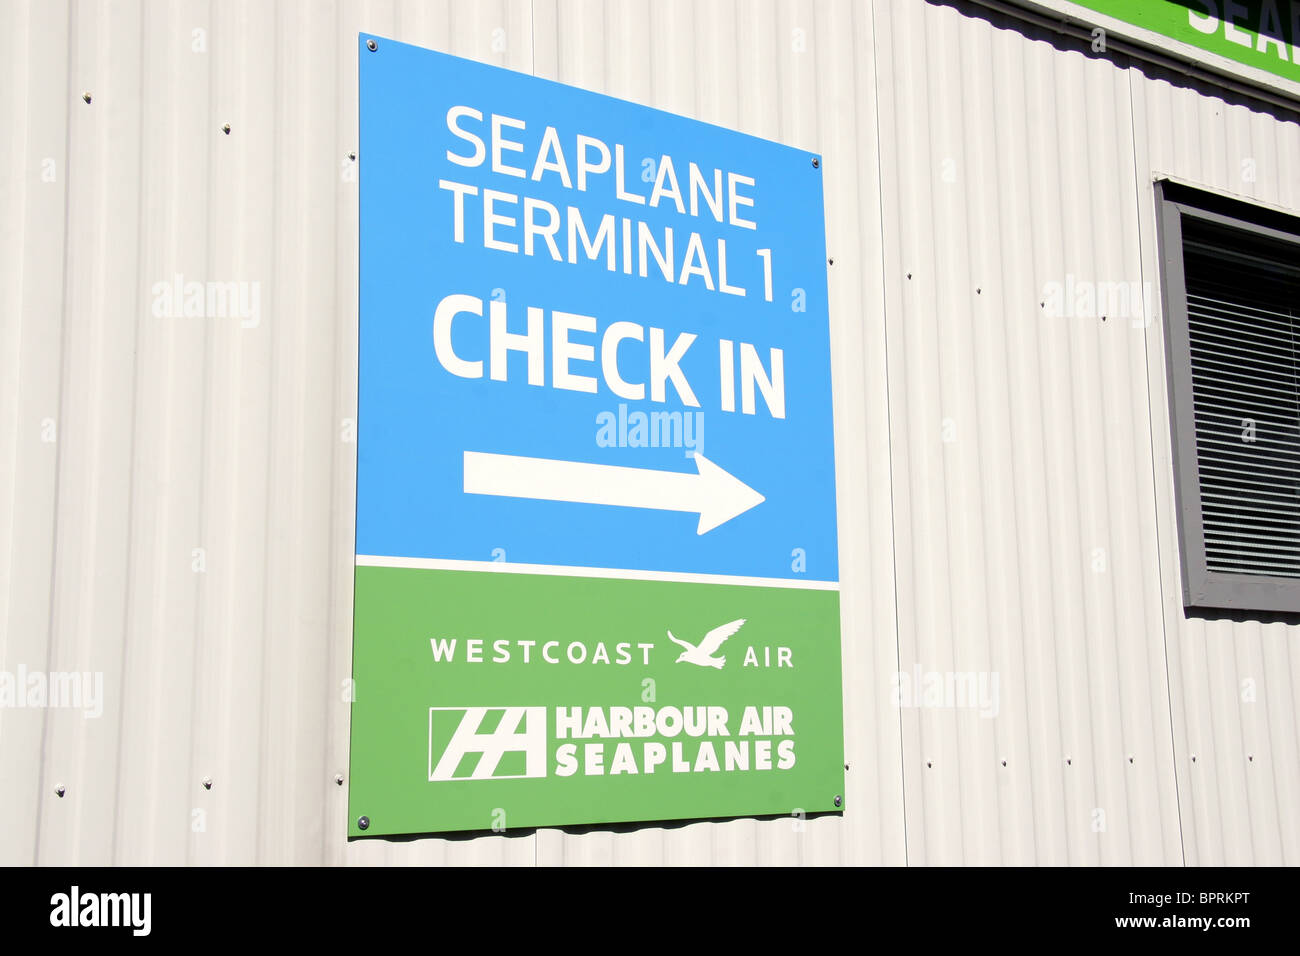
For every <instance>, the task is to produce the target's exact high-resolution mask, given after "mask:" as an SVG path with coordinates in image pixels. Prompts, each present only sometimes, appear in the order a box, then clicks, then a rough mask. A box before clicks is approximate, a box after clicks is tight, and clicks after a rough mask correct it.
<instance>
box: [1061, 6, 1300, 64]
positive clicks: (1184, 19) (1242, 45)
mask: <svg viewBox="0 0 1300 956" xmlns="http://www.w3.org/2000/svg"><path fill="white" fill-rule="evenodd" d="M1075 2H1076V3H1078V4H1080V5H1081V6H1085V7H1090V8H1091V9H1093V10H1096V11H1097V12H1099V13H1104V14H1107V15H1108V16H1112V17H1114V18H1115V19H1117V20H1124V21H1126V22H1128V23H1132V24H1133V25H1134V26H1138V27H1142V28H1143V29H1145V30H1151V31H1152V32H1154V33H1159V34H1161V35H1162V36H1167V37H1169V38H1170V39H1173V40H1178V41H1180V42H1182V43H1186V44H1189V45H1191V46H1194V47H1198V48H1200V49H1202V50H1208V51H1209V52H1211V53H1217V54H1219V55H1220V56H1225V57H1227V58H1228V59H1230V60H1236V61H1237V62H1239V63H1244V64H1246V65H1247V66H1253V67H1256V68H1257V69H1260V70H1266V71H1267V72H1269V73H1274V74H1276V75H1278V76H1281V77H1285V78H1286V79H1288V80H1296V81H1300V0H1140V2H1138V0H1075Z"/></svg>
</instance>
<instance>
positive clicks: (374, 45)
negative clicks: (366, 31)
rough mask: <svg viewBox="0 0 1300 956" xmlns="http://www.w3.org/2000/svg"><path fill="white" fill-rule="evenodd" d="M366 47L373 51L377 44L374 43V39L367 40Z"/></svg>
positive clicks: (376, 48)
mask: <svg viewBox="0 0 1300 956" xmlns="http://www.w3.org/2000/svg"><path fill="white" fill-rule="evenodd" d="M366 49H367V50H369V51H370V52H371V53H374V52H375V51H376V50H378V49H379V44H378V43H376V42H375V41H374V40H367V41H366Z"/></svg>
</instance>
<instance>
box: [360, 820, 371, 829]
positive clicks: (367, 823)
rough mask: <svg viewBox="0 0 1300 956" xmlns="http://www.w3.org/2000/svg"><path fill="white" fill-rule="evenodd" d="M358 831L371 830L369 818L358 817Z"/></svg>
mask: <svg viewBox="0 0 1300 956" xmlns="http://www.w3.org/2000/svg"><path fill="white" fill-rule="evenodd" d="M357 829H358V830H369V829H370V818H369V817H357Z"/></svg>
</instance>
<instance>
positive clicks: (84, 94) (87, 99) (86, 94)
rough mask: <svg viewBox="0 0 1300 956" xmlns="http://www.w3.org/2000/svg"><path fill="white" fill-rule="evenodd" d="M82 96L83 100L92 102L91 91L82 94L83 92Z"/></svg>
mask: <svg viewBox="0 0 1300 956" xmlns="http://www.w3.org/2000/svg"><path fill="white" fill-rule="evenodd" d="M81 98H82V99H83V100H85V101H86V102H87V103H89V102H90V94H89V93H82V94H81Z"/></svg>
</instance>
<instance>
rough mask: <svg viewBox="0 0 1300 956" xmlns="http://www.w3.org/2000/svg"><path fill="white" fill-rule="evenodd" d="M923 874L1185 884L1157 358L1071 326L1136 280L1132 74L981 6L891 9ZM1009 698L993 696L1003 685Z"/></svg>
mask: <svg viewBox="0 0 1300 956" xmlns="http://www.w3.org/2000/svg"><path fill="white" fill-rule="evenodd" d="M876 12H877V15H876V31H877V39H878V50H879V71H878V76H879V84H880V86H879V92H880V100H881V137H880V142H881V168H882V175H881V179H882V183H883V185H884V187H885V188H884V189H883V191H882V195H883V198H884V204H885V217H884V232H885V244H884V247H885V275H884V283H885V290H886V311H885V314H886V324H887V327H888V330H889V380H890V408H891V420H892V434H893V442H892V460H893V494H894V500H895V522H896V529H897V530H896V554H897V565H898V591H899V598H898V604H899V610H898V613H899V631H900V647H901V651H900V656H901V660H902V662H903V666H904V667H905V668H906V667H909V666H917V667H919V668H920V669H921V670H922V671H925V672H936V673H941V674H946V673H947V672H962V673H974V674H977V675H983V674H989V675H997V677H998V686H999V690H1000V694H999V708H998V716H997V717H996V718H995V719H994V718H987V717H983V716H981V715H980V713H979V712H977V711H975V710H972V709H970V708H965V709H944V708H930V707H927V708H921V709H912V710H905V711H904V748H903V760H904V775H905V780H906V784H907V811H908V812H907V816H908V856H909V861H910V862H913V863H920V862H931V863H1035V862H1036V863H1053V864H1064V863H1075V864H1077V863H1102V864H1116V863H1118V864H1127V863H1148V864H1150V863H1176V862H1180V861H1181V851H1180V847H1179V836H1178V827H1177V804H1176V797H1175V793H1174V788H1173V786H1172V782H1173V781H1172V772H1171V743H1170V730H1169V709H1168V701H1167V690H1166V688H1165V681H1164V659H1163V639H1162V634H1161V630H1160V582H1159V580H1158V578H1157V575H1156V571H1155V568H1156V531H1157V529H1156V524H1155V515H1154V513H1153V509H1152V504H1151V503H1152V500H1153V490H1152V473H1151V463H1150V452H1149V447H1150V436H1149V433H1148V419H1147V415H1146V408H1145V391H1146V387H1145V365H1144V352H1143V339H1142V335H1141V332H1140V331H1135V330H1134V329H1133V328H1132V327H1131V324H1130V322H1129V321H1127V320H1126V319H1125V317H1123V316H1107V317H1103V316H1102V315H1096V316H1077V317H1069V316H1053V315H1051V314H1049V312H1051V311H1054V310H1052V309H1049V308H1047V303H1046V299H1045V293H1044V289H1045V288H1047V287H1048V284H1049V283H1051V282H1054V281H1055V282H1061V283H1065V282H1066V281H1068V280H1067V277H1069V276H1075V277H1078V279H1079V280H1081V281H1089V282H1098V281H1106V280H1121V279H1124V278H1126V277H1129V276H1132V275H1133V274H1134V273H1135V272H1136V271H1137V269H1138V257H1139V256H1138V254H1139V246H1138V227H1137V215H1136V206H1135V188H1134V169H1133V160H1132V147H1131V135H1132V134H1131V126H1130V121H1129V115H1128V114H1129V108H1128V78H1127V64H1126V63H1125V62H1123V61H1118V62H1117V61H1114V60H1111V59H1109V58H1105V57H1097V56H1092V55H1090V54H1089V52H1088V50H1087V48H1086V47H1080V46H1078V45H1077V44H1075V43H1074V41H1070V40H1065V39H1060V38H1057V37H1056V36H1054V35H1051V34H1045V33H1043V32H1041V31H1039V30H1036V29H1034V28H1031V27H1027V26H1026V25H1024V24H1023V23H1021V22H1019V21H1015V20H1010V19H1007V18H1005V17H1002V16H1000V15H997V14H992V13H989V12H987V11H985V10H983V9H982V8H979V7H974V6H972V5H931V4H911V3H899V2H880V3H877V4H876ZM990 679H991V678H990Z"/></svg>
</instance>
